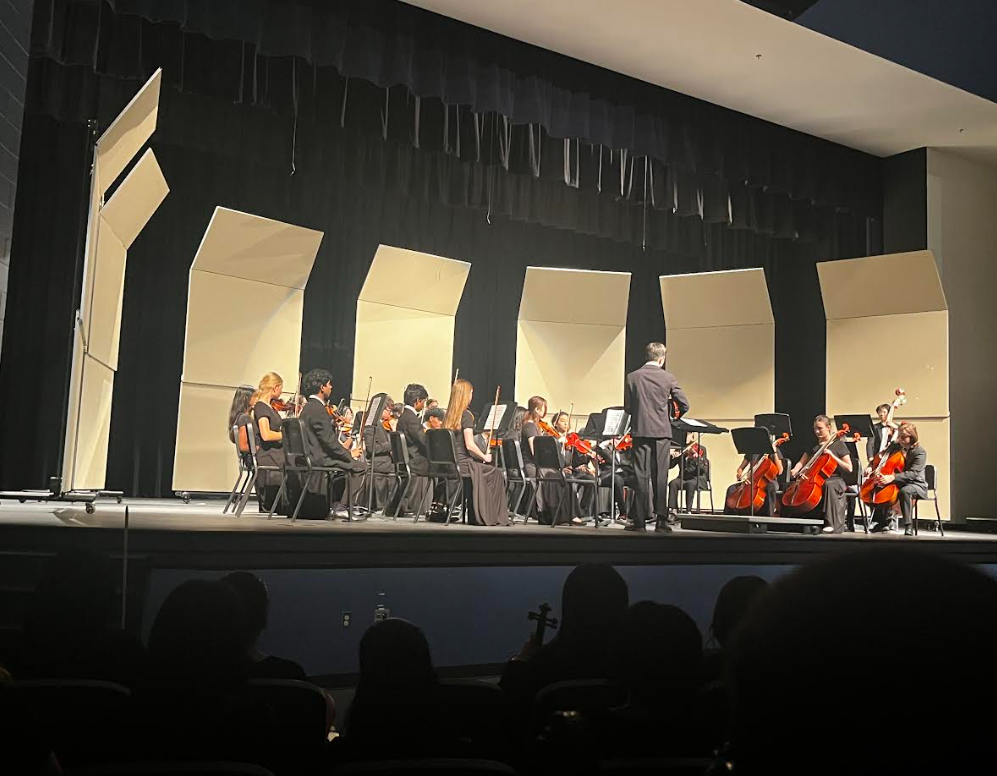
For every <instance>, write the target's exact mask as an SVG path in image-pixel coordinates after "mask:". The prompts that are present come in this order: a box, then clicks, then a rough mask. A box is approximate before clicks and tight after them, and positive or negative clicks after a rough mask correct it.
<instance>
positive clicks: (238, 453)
mask: <svg viewBox="0 0 997 776" xmlns="http://www.w3.org/2000/svg"><path fill="white" fill-rule="evenodd" d="M243 418H245V419H246V421H247V422H245V423H243ZM240 427H242V428H245V429H246V438H247V443H248V438H249V436H250V435H251V434H252V433H253V424H252V421H251V420H249V416H248V415H240V416H239V418H238V420H237V421H236V423H235V425H233V426H232V446H233V447H235V457H236V461H237V462H238V464H239V476H238V477H237V478H236V480H235V485H233V486H232V490H231V492H230V493H229V494H228V498H227V499H226V500H225V507H224V508H223V509H222V514H223V515H224V514H225V513H226V512H228V511H229V509H232V511H233V512H234V511H235V508H236V505H237V504H239V503H240V502H241V501H242V494H243V491H244V490H245V489H246V486H247V485H249V478H250V477H251V476H252V471H253V456H252V453H251V452H245V453H244V452H243V451H242V450H240V449H239V428H240Z"/></svg>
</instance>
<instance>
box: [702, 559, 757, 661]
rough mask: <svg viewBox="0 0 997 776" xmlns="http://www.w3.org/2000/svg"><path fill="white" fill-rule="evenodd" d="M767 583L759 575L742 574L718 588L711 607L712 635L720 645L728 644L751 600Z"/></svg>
mask: <svg viewBox="0 0 997 776" xmlns="http://www.w3.org/2000/svg"><path fill="white" fill-rule="evenodd" d="M768 586H769V583H768V582H766V581H765V580H764V579H762V578H761V577H756V576H744V577H734V578H733V579H730V580H728V582H727V584H725V585H724V586H723V587H722V588H721V589H720V594H719V595H718V596H717V603H716V605H715V606H714V607H713V623H712V625H711V629H712V631H713V637H714V638H715V639H716V640H717V642H718V643H719V644H720V646H721V647H726V646H727V645H728V644H730V637H731V635H732V634H733V633H734V629H735V628H736V627H737V626H738V624H739V623H740V622H741V621H742V620H743V619H744V616H745V615H746V614H747V613H748V607H749V606H751V602H752V601H754V600H755V598H757V597H758V594H759V593H761V592H763V591H764V590H766V589H767V588H768Z"/></svg>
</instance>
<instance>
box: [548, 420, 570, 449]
mask: <svg viewBox="0 0 997 776" xmlns="http://www.w3.org/2000/svg"><path fill="white" fill-rule="evenodd" d="M551 425H552V426H553V427H554V431H556V432H557V441H558V442H560V443H561V447H564V441H565V439H566V438H567V436H568V429H570V428H571V418H570V417H569V416H568V413H567V412H559V413H557V415H555V416H554V422H553V423H551Z"/></svg>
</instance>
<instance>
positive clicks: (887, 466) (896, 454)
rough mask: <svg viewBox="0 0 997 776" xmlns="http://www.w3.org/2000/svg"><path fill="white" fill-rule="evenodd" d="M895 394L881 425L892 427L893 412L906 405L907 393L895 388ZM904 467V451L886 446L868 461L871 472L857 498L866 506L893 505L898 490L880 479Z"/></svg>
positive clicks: (890, 445)
mask: <svg viewBox="0 0 997 776" xmlns="http://www.w3.org/2000/svg"><path fill="white" fill-rule="evenodd" d="M896 393H897V398H895V399H894V400H893V403H892V404H890V411H889V414H887V416H886V422H885V423H884V424H883V425H885V426H892V424H893V413H894V411H895V410H896V409H897V407H901V406H903V405H904V404H906V403H907V393H906V392H905V391H904V389H903V388H897V391H896ZM906 465H907V459H906V457H905V456H904V451H903V450H899V449H896V446H895V445H893V444H892V443H891V444H889V445H887V446H886V447H885V448H884V449H883V450H881V451H880V452H878V453H876V455H875V457H874V458H873V459H872V460H871V461H869V468H870V469H871V471H870V472H869V476H868V477H866V478H865V481H864V482H863V483H862V487H861V488H860V489H859V498H861V499H862V501H864V502H865V503H866V504H872V505H873V506H875V505H878V504H895V503H896V501H897V498H898V497H899V496H900V489H899V488H898V487H897V486H896V485H895V484H894V483H892V482H891V483H890V484H889V485H881V484H880V479H881V478H882V477H883V475H886V474H895V473H896V472H900V471H903V469H904V466H906Z"/></svg>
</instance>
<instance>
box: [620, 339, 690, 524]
mask: <svg viewBox="0 0 997 776" xmlns="http://www.w3.org/2000/svg"><path fill="white" fill-rule="evenodd" d="M666 352H667V351H666V350H665V346H664V345H662V344H661V343H660V342H652V343H650V344H648V346H647V348H646V350H645V354H646V357H647V362H646V363H645V364H644V366H642V367H641V368H640V369H637V370H636V371H634V372H631V373H630V374H628V375H627V386H626V394H625V400H624V408H625V409H626V410H627V412H629V413H630V434H631V436H632V437H633V453H632V457H633V468H634V477H635V478H636V482H635V487H634V490H635V492H636V498H635V500H634V505H633V509H632V510H631V513H632V517H633V523H632V524H630V525H627V527H626V530H627V531H644V530H646V529H645V522H646V520H647V513H648V509H649V508H651V509H653V510H654V514H655V515H656V516H657V518H658V519H657V525H656V526H655V530H656V531H671V528H670V527H669V526H668V522H667V514H668V503H667V491H668V463H669V449H670V447H671V441H672V425H671V421H670V420H669V407H668V404H669V400H671V399H674V401H675V403H676V404H677V405H678V410H679V415H680V416H681V415H684V414H685V413H686V412H688V411H689V402H688V400H687V399H686V397H685V394H684V393H683V392H682V389H681V388H679V386H678V381H677V380H676V379H675V376H674V375H673V374H672V373H671V372H668V371H666V370H665V354H666ZM652 494H653V496H654V501H653V504H652V502H651V496H652Z"/></svg>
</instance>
